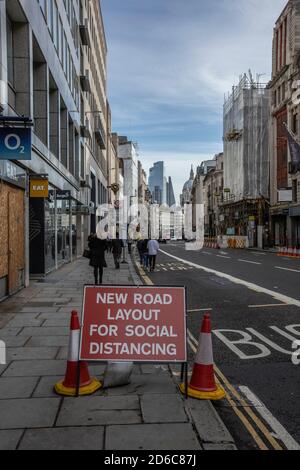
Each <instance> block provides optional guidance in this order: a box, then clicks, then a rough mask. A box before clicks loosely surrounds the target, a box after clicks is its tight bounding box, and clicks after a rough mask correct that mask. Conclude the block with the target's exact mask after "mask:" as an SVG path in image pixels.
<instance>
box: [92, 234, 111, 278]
mask: <svg viewBox="0 0 300 470" xmlns="http://www.w3.org/2000/svg"><path fill="white" fill-rule="evenodd" d="M88 242H89V249H90V251H91V260H90V266H92V267H93V268H94V276H95V286H97V285H100V284H102V281H103V268H106V266H107V264H106V261H105V252H106V250H107V242H106V240H101V239H100V238H98V237H97V235H95V234H92V235H90V236H89V238H88Z"/></svg>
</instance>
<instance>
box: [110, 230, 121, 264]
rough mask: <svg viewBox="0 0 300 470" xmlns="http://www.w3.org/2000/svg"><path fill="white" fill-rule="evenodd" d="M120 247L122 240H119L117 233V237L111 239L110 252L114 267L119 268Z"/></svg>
mask: <svg viewBox="0 0 300 470" xmlns="http://www.w3.org/2000/svg"><path fill="white" fill-rule="evenodd" d="M122 248H123V243H122V240H120V238H119V234H117V238H116V239H115V240H113V241H112V253H113V257H114V261H115V267H116V269H120V259H121V255H122Z"/></svg>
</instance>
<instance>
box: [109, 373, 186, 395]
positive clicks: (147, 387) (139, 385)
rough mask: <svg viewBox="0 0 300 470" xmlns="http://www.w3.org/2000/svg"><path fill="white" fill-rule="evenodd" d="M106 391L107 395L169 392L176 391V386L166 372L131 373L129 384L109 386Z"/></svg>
mask: <svg viewBox="0 0 300 470" xmlns="http://www.w3.org/2000/svg"><path fill="white" fill-rule="evenodd" d="M107 393H108V395H123V394H128V395H130V394H137V395H144V394H156V393H161V394H170V393H177V387H176V385H175V384H174V382H173V381H172V379H171V377H170V376H169V375H168V374H161V375H151V374H147V375H143V374H140V375H135V374H133V375H132V376H131V379H130V384H128V385H125V386H124V387H116V388H109V389H107Z"/></svg>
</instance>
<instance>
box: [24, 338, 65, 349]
mask: <svg viewBox="0 0 300 470" xmlns="http://www.w3.org/2000/svg"><path fill="white" fill-rule="evenodd" d="M18 338H19V336H18ZM21 338H22V336H21ZM27 341H28V339H27ZM68 343H69V336H48V337H47V336H33V337H32V338H30V340H29V341H28V342H27V343H26V346H29V347H33V348H38V347H43V346H45V347H52V346H53V347H55V346H56V347H61V346H66V345H67V344H68Z"/></svg>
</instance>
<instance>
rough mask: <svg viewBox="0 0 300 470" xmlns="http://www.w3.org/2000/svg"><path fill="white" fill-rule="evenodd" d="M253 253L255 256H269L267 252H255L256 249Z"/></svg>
mask: <svg viewBox="0 0 300 470" xmlns="http://www.w3.org/2000/svg"><path fill="white" fill-rule="evenodd" d="M251 253H252V254H253V255H255V256H267V255H266V253H257V252H254V251H251Z"/></svg>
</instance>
